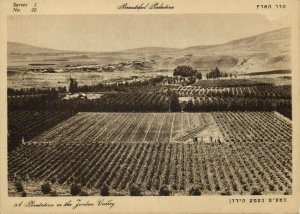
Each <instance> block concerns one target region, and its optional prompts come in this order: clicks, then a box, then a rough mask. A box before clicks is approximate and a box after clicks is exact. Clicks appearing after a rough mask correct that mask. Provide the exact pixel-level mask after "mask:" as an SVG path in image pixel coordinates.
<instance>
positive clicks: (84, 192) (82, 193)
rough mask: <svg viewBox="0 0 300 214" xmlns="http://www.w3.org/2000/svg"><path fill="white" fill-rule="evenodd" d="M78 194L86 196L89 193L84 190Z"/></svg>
mask: <svg viewBox="0 0 300 214" xmlns="http://www.w3.org/2000/svg"><path fill="white" fill-rule="evenodd" d="M79 195H80V196H88V195H89V194H88V193H87V192H86V191H83V190H82V191H81V192H80V193H79Z"/></svg>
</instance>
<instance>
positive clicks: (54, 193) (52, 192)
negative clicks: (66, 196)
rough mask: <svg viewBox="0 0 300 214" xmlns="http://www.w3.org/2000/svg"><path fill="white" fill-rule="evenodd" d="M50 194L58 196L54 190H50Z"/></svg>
mask: <svg viewBox="0 0 300 214" xmlns="http://www.w3.org/2000/svg"><path fill="white" fill-rule="evenodd" d="M50 196H52V197H55V196H58V194H57V192H56V191H55V190H53V191H51V192H50Z"/></svg>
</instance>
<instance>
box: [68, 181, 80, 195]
mask: <svg viewBox="0 0 300 214" xmlns="http://www.w3.org/2000/svg"><path fill="white" fill-rule="evenodd" d="M80 192H81V186H80V185H79V184H75V183H74V184H72V185H71V188H70V193H71V195H78V194H79V193H80Z"/></svg>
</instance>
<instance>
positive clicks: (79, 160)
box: [8, 124, 292, 195]
mask: <svg viewBox="0 0 300 214" xmlns="http://www.w3.org/2000/svg"><path fill="white" fill-rule="evenodd" d="M220 125H221V126H222V124H220ZM239 128H240V129H238V130H235V132H236V133H238V132H239V131H241V130H242V127H239ZM255 131H256V130H253V131H252V134H255ZM274 145H275V146H274ZM291 148H292V147H291V143H288V142H287V143H282V142H274V144H273V143H269V142H255V141H246V142H240V141H237V142H234V141H231V142H229V143H202V144H199V143H192V144H189V143H123V142H122V143H86V142H83V143H73V142H70V143H68V144H59V143H52V144H45V143H38V144H28V145H26V146H23V147H20V148H18V150H15V151H13V152H11V153H9V157H8V168H9V170H8V172H9V173H8V178H9V181H13V180H14V179H15V178H20V180H22V181H24V180H26V181H29V182H36V183H40V182H41V181H42V182H52V183H53V184H56V185H58V186H61V185H63V186H64V185H68V186H69V185H73V184H74V183H79V184H80V185H81V186H82V187H85V188H86V189H89V190H90V189H95V188H97V189H100V188H101V187H103V186H104V185H107V186H108V187H109V188H110V189H111V190H114V191H116V192H117V191H119V192H127V191H128V190H132V187H133V186H134V185H137V184H140V188H139V186H136V188H135V189H137V190H138V189H141V188H142V189H144V190H145V191H148V192H152V193H153V192H157V191H158V190H163V189H165V188H166V186H165V185H168V186H169V188H170V189H172V191H174V192H181V193H182V192H186V193H187V192H190V191H191V190H195V188H190V187H191V186H194V187H195V186H199V187H200V189H201V192H202V191H203V192H204V194H212V193H213V194H221V193H222V194H225V193H226V192H230V193H234V194H244V192H245V193H246V194H249V193H250V192H252V188H254V187H258V188H259V189H261V192H264V193H268V192H273V193H274V192H276V193H283V191H284V190H285V189H288V190H291V183H292V177H291V170H292V164H291V163H292V162H291V160H292V157H291V154H292V152H291ZM270 178H272V179H270ZM162 188H163V189H162ZM75 189H77V188H75ZM48 190H49V188H48ZM76 192H77V193H78V194H79V192H80V191H75V193H76ZM140 193H142V191H141V192H140ZM75 195H76V194H75Z"/></svg>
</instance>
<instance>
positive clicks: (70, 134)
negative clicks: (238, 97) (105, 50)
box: [32, 112, 222, 143]
mask: <svg viewBox="0 0 300 214" xmlns="http://www.w3.org/2000/svg"><path fill="white" fill-rule="evenodd" d="M207 128H210V129H214V130H215V132H217V134H213V135H214V136H213V140H216V139H217V137H219V138H222V134H221V132H220V130H219V129H218V126H217V125H216V123H215V122H214V118H213V116H212V114H210V113H84V112H80V113H78V114H77V115H75V116H73V117H72V118H70V119H68V120H66V121H64V122H62V123H60V124H58V125H56V126H55V127H54V128H52V129H50V130H48V131H46V132H44V133H43V134H41V135H39V136H38V137H36V138H34V139H33V140H32V142H47V143H62V142H65V143H81V142H84V143H87V142H119V141H122V142H130V143H132V142H165V143H166V142H174V141H187V140H189V139H191V138H193V136H196V135H199V134H200V133H201V132H203V131H204V130H205V129H207ZM202 138H203V141H208V140H209V138H208V135H203V136H202Z"/></svg>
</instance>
